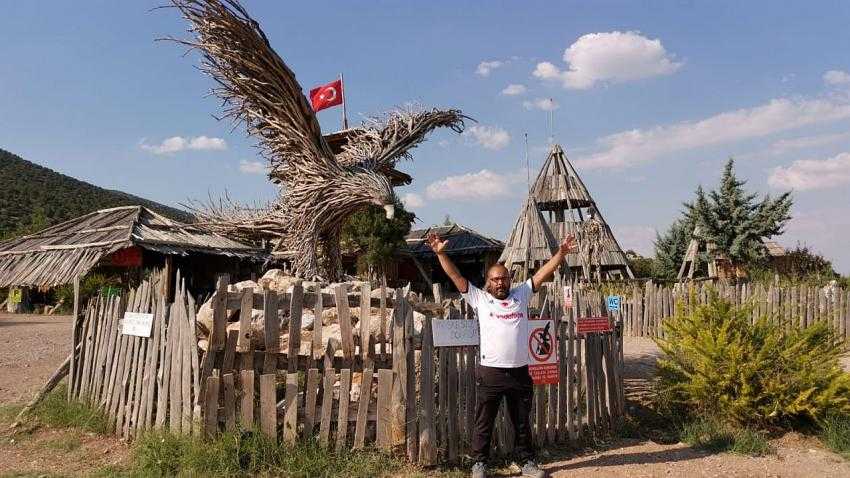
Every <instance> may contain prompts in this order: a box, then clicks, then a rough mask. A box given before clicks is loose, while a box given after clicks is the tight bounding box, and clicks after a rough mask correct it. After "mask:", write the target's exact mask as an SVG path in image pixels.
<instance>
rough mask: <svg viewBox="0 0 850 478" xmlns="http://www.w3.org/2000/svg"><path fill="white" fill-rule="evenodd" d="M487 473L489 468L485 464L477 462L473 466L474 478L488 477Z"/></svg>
mask: <svg viewBox="0 0 850 478" xmlns="http://www.w3.org/2000/svg"><path fill="white" fill-rule="evenodd" d="M485 471H487V467H485V466H484V462H481V461H476V462H475V464H474V465H472V478H484V477H485V476H486V475H485V474H484V472H485Z"/></svg>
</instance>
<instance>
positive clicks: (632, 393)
mask: <svg viewBox="0 0 850 478" xmlns="http://www.w3.org/2000/svg"><path fill="white" fill-rule="evenodd" d="M69 330H70V318H69V317H67V316H58V317H46V316H26V315H0V370H2V373H0V407H2V408H0V409H2V410H3V413H0V476H8V475H12V476H19V475H24V476H27V475H32V476H40V475H42V474H52V475H60V476H69V475H70V476H85V475H89V474H91V473H93V472H95V471H96V470H102V469H104V467H110V466H117V467H122V466H124V465H126V463H127V460H128V457H129V450H128V447H127V445H126V444H124V443H123V442H121V441H120V440H117V439H114V438H110V437H103V436H97V435H92V434H88V433H83V432H79V431H69V430H51V429H47V428H44V427H40V428H36V429H33V430H23V431H19V432H17V433H15V434H12V433H11V432H9V431H8V425H9V423H11V421H12V416H13V415H12V414H11V413H10V412H11V411H12V409H11V408H10V406H11V405H14V404H18V403H21V402H25V401H26V400H28V399H29V398H30V397H31V396H32V394H33V393H34V392H35V391H36V390H37V389H38V388H39V387H40V386H41V385H42V384H43V382H44V381H45V380H46V379H47V377H48V376H50V374H51V373H52V372H53V371H54V370H55V368H56V367H57V366H58V365H59V364H60V363H61V362H62V360H64V359H65V357H67V354H68V352H69V350H70V345H69V338H68V336H69ZM657 356H658V350H657V348H656V346H655V344H654V343H653V342H652V341H651V340H649V339H643V338H627V339H626V342H625V360H626V374H625V382H626V388H627V397H628V402H629V403H628V408H629V412H630V413H632V414H638V413H643V412H645V411H646V410H645V407H644V404H645V403H646V397H647V394H648V393H649V390H650V382H649V379H650V378H651V377H652V375H653V371H654V367H655V360H656V358H657ZM771 444H772V445H773V447H774V449H775V453H774V454H772V455H769V456H766V457H761V458H750V457H742V456H736V455H731V454H719V455H711V454H707V453H705V452H701V451H698V450H694V449H692V448H690V447H688V446H687V445H685V444H682V443H674V444H669V443H668V444H665V443H657V442H654V441H651V440H638V439H620V440H617V441H615V442H613V443H609V444H607V445H606V446H604V447H602V448H596V449H587V450H581V451H578V452H576V453H573V454H567V455H566V458H565V459H557V460H555V459H552V458H550V459H549V460H545V458H546V457H545V456H544V457H543V458H544V462H545V465H544V468H545V469H546V470H548V471H549V472H550V473H551V474H552V476H554V477H610V476H613V477H618V476H622V477H626V476H628V477H630V478H633V477H662V476H663V477H720V476H723V477H725V476H733V477H809V476H818V477H848V476H850V462H848V461H845V460H843V459H842V458H840V457H839V456H837V455H835V454H833V453H831V452H829V451H828V450H826V449H824V448H823V446H822V445H820V443H819V442H818V441H817V440H816V439H813V438H809V437H803V436H800V435H798V434H796V433H789V434H787V435H785V436H783V437H781V438H778V439H775V440H772V442H771ZM556 454H557V455H559V456H564V455H561V453H560V452H558V453H556Z"/></svg>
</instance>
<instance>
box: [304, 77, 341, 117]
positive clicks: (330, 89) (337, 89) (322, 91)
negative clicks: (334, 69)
mask: <svg viewBox="0 0 850 478" xmlns="http://www.w3.org/2000/svg"><path fill="white" fill-rule="evenodd" d="M342 95H343V92H342V79H339V80H336V81H332V82H330V83H328V84H327V85H322V86H317V87H315V88H313V89H312V90H310V103H311V104H312V105H313V111H315V112H317V113H318V112H319V111H321V110H323V109H325V108H330V107H331V106H337V105H341V104H342Z"/></svg>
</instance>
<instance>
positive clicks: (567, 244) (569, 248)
mask: <svg viewBox="0 0 850 478" xmlns="http://www.w3.org/2000/svg"><path fill="white" fill-rule="evenodd" d="M558 250H559V251H560V252H561V254H569V253H571V252H576V251H577V250H578V243H576V238H575V236H573V235H572V234H570V235H568V236H567V237H565V238H564V241H563V242H561V245H560V246H558Z"/></svg>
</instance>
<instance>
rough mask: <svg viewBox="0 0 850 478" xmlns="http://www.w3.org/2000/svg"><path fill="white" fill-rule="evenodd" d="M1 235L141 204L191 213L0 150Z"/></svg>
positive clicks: (174, 214) (183, 217) (175, 215)
mask: <svg viewBox="0 0 850 478" xmlns="http://www.w3.org/2000/svg"><path fill="white" fill-rule="evenodd" d="M0 185H2V186H0V238H2V239H8V238H10V237H13V236H16V235H20V234H25V233H32V232H36V231H37V230H40V229H42V228H44V227H47V226H50V225H53V224H57V223H60V222H62V221H66V220H68V219H73V218H75V217H78V216H82V215H83V214H86V213H89V212H92V211H96V210H98V209H105V208H109V207H117V206H130V205H142V206H145V207H147V208H149V209H152V210H154V211H156V212H158V213H160V214H162V215H164V216H166V217H169V218H171V219H174V220H177V221H184V222H188V221H191V220H192V215H191V214H189V213H187V212H186V211H182V210H180V209H176V208H173V207H169V206H165V205H163V204H159V203H157V202H154V201H150V200H147V199H143V198H140V197H137V196H133V195H132V194H127V193H125V192H121V191H113V190H110V189H104V188H100V187H97V186H95V185H93V184H89V183H86V182H84V181H80V180H78V179H74V178H72V177H70V176H66V175H64V174H61V173H57V172H56V171H53V170H52V169H48V168H45V167H44V166H39V165H37V164H34V163H31V162H29V161H27V160H25V159H22V158H21V157H19V156H17V155H15V154H12V153H10V152H8V151H5V150H3V149H0Z"/></svg>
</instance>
